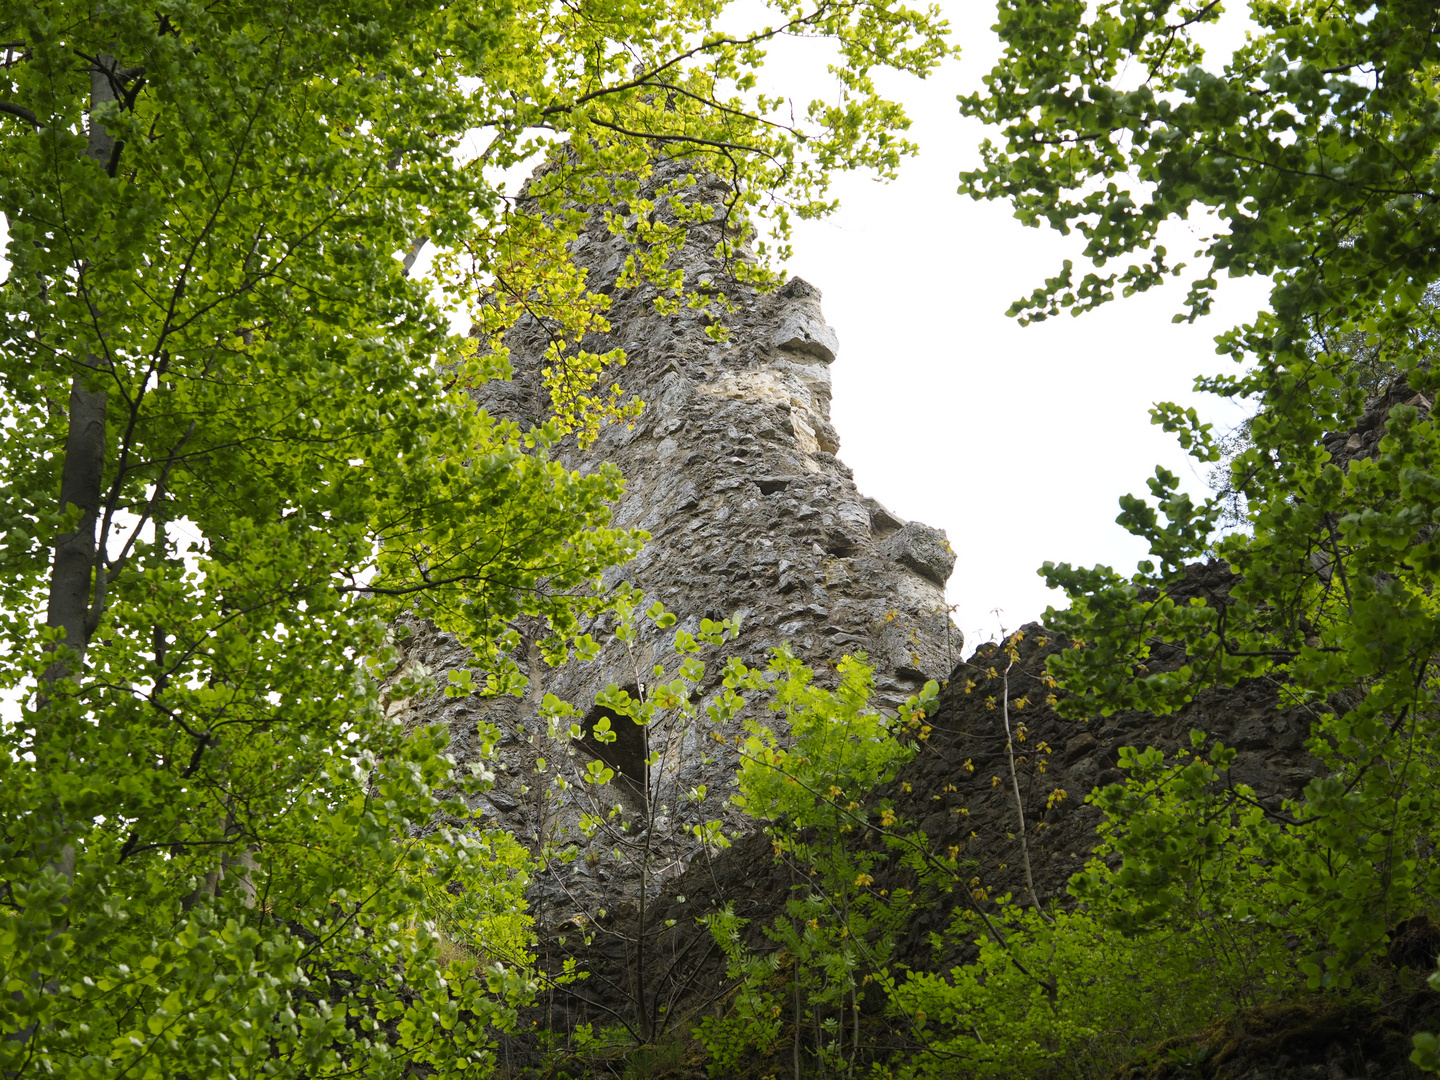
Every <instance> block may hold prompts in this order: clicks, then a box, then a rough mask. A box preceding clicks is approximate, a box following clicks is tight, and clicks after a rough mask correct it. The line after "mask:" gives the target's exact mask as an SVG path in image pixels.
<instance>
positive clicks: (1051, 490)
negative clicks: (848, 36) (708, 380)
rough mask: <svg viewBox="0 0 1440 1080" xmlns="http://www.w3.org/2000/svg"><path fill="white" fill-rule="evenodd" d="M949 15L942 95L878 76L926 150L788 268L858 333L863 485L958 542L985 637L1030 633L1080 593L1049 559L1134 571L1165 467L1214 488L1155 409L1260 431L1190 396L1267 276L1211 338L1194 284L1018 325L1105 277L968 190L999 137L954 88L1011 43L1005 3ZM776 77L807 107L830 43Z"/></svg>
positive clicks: (1219, 306) (1227, 43)
mask: <svg viewBox="0 0 1440 1080" xmlns="http://www.w3.org/2000/svg"><path fill="white" fill-rule="evenodd" d="M943 6H944V10H945V14H946V16H947V17H948V18H949V20H950V22H951V25H952V27H953V28H954V37H953V40H955V41H957V42H958V43H959V44H960V45H961V48H962V54H961V57H960V59H959V60H958V61H951V62H950V63H948V64H947V66H946V68H945V69H944V70H943V71H941V72H940V73H939V74H937V75H935V76H932V77H931V78H930V79H929V80H927V81H925V82H920V81H919V80H916V79H913V78H900V77H894V78H891V79H888V80H884V81H882V84H881V85H882V88H883V89H884V90H885V91H886V92H887V93H889V94H890V95H891V96H893V97H895V98H897V99H900V100H902V101H903V102H904V103H905V104H906V107H907V110H908V112H909V114H910V116H911V118H912V120H913V121H914V124H913V127H912V128H911V131H910V133H909V134H910V136H911V138H912V139H913V140H914V141H916V142H918V143H919V144H920V147H921V152H920V155H919V157H918V158H913V159H910V160H909V161H907V162H906V163H905V165H904V166H903V168H902V171H901V176H900V179H898V180H897V181H895V182H893V183H890V184H879V183H876V182H875V181H874V180H872V179H869V178H866V177H862V176H847V177H843V178H841V179H840V180H839V181H838V183H837V184H836V193H837V194H838V196H839V198H840V200H841V204H842V205H841V209H840V211H839V212H838V213H837V214H835V215H834V216H832V217H830V218H829V219H827V220H825V221H821V222H814V223H808V222H807V223H801V224H800V226H799V227H798V228H797V229H796V234H795V239H794V249H795V251H794V257H793V258H792V260H791V261H790V263H789V264H788V269H789V271H790V272H791V273H792V274H796V275H799V276H800V277H803V278H805V279H806V280H807V281H809V282H810V283H811V284H813V285H815V286H816V287H818V288H819V289H820V290H821V291H822V292H823V293H824V309H825V314H826V317H827V319H828V321H829V322H830V323H831V324H832V325H833V326H834V327H835V329H836V331H837V333H838V335H839V338H840V353H839V356H838V358H837V360H836V362H835V365H834V367H833V369H832V375H833V378H834V383H835V401H834V408H833V419H834V422H835V426H836V428H837V429H838V430H839V432H840V439H841V445H840V457H841V458H842V459H843V460H844V461H845V462H846V463H847V464H849V465H850V466H851V467H852V468H853V469H854V470H855V479H856V482H857V483H858V484H859V486H860V489H861V491H862V492H864V493H865V494H867V495H870V496H873V497H874V498H877V499H879V500H880V501H881V502H882V503H884V504H885V505H886V506H887V507H889V508H890V509H891V510H892V511H894V512H896V513H898V514H900V515H902V516H904V517H907V518H912V519H918V520H921V521H924V522H926V523H927V524H930V525H933V526H936V527H937V528H942V529H944V530H945V531H946V533H947V534H948V535H949V538H950V543H951V544H952V545H953V547H954V548H955V551H956V553H957V554H958V556H959V558H958V561H957V563H956V566H955V573H954V576H953V577H952V578H951V579H950V587H949V597H950V602H951V603H952V604H954V605H956V613H955V618H956V621H957V623H958V624H959V626H960V628H961V629H962V630H964V631H965V634H966V637H967V639H968V641H969V644H970V645H971V646H973V645H975V644H978V643H979V642H980V641H982V640H985V639H986V638H988V637H989V636H990V635H991V634H992V633H994V631H995V630H996V628H997V626H998V625H1000V624H1001V622H1003V625H1005V626H1007V627H1010V628H1014V627H1016V626H1018V625H1020V624H1021V623H1023V622H1026V621H1028V620H1030V619H1035V618H1038V617H1039V616H1040V615H1041V614H1042V613H1043V612H1044V610H1045V607H1046V605H1047V604H1050V603H1057V604H1058V603H1060V602H1061V601H1062V600H1063V598H1062V597H1061V596H1060V594H1058V593H1050V592H1049V591H1048V590H1046V588H1045V586H1044V582H1043V581H1042V580H1041V579H1040V578H1039V577H1038V576H1037V575H1036V570H1037V568H1038V567H1039V566H1040V565H1041V563H1043V562H1044V561H1045V560H1047V559H1049V560H1053V561H1056V562H1062V561H1068V562H1071V563H1077V564H1084V565H1091V564H1094V563H1106V564H1108V565H1111V566H1114V567H1116V568H1117V569H1124V570H1126V571H1129V570H1132V569H1133V568H1134V564H1135V561H1136V560H1137V559H1139V558H1143V557H1144V545H1143V544H1141V543H1140V542H1139V541H1138V540H1136V539H1134V538H1133V537H1130V536H1129V535H1128V534H1126V533H1125V532H1124V531H1123V530H1122V529H1121V528H1120V527H1119V526H1118V525H1116V524H1115V523H1114V522H1115V516H1116V514H1117V513H1118V512H1119V508H1118V506H1117V499H1118V498H1119V496H1120V495H1122V494H1124V493H1126V492H1134V493H1136V494H1142V493H1144V492H1145V480H1146V478H1147V477H1148V476H1150V475H1151V474H1152V473H1153V470H1154V467H1155V465H1156V464H1157V463H1163V464H1164V465H1166V467H1167V468H1169V469H1171V470H1172V471H1174V472H1176V473H1178V474H1179V475H1181V476H1182V477H1183V478H1185V479H1186V481H1187V486H1188V487H1189V489H1190V490H1192V492H1194V493H1196V494H1197V495H1198V494H1202V493H1203V492H1204V491H1205V482H1204V481H1205V477H1204V472H1205V470H1204V468H1203V467H1201V466H1198V465H1196V466H1195V467H1193V468H1192V465H1193V464H1194V463H1192V462H1190V461H1189V459H1187V458H1186V457H1185V456H1184V455H1183V454H1182V453H1181V452H1180V451H1179V449H1178V447H1177V446H1176V445H1175V443H1174V442H1173V439H1172V437H1171V436H1167V435H1165V434H1164V433H1163V432H1162V431H1160V430H1159V429H1158V428H1155V427H1152V426H1151V425H1150V423H1149V416H1148V409H1149V408H1150V406H1151V405H1152V404H1153V403H1154V402H1156V401H1165V400H1171V401H1179V402H1181V403H1183V404H1187V405H1188V404H1193V405H1195V406H1196V407H1197V408H1198V409H1200V411H1201V414H1202V415H1203V416H1205V417H1206V418H1207V419H1209V420H1211V421H1212V422H1214V423H1215V425H1216V427H1217V429H1221V430H1224V429H1228V428H1229V427H1232V426H1233V425H1234V424H1235V423H1237V422H1238V421H1239V420H1240V419H1241V418H1242V416H1243V413H1242V412H1241V411H1240V410H1239V408H1238V407H1236V406H1234V405H1231V404H1229V403H1222V402H1217V401H1216V400H1215V399H1213V398H1208V397H1200V396H1197V395H1194V394H1192V392H1191V390H1190V387H1191V384H1192V382H1193V379H1194V377H1195V376H1196V375H1198V374H1201V373H1211V372H1216V371H1223V370H1233V368H1234V365H1233V363H1232V362H1231V361H1230V360H1229V359H1227V358H1224V357H1219V356H1217V355H1215V344H1214V338H1215V336H1216V335H1217V334H1219V333H1221V332H1222V331H1223V330H1225V329H1227V328H1229V327H1230V326H1232V325H1234V324H1235V323H1237V322H1242V321H1245V320H1247V319H1249V318H1251V317H1252V316H1253V315H1254V313H1255V311H1256V309H1257V307H1259V306H1260V305H1263V304H1264V302H1265V297H1266V295H1267V292H1268V285H1267V284H1266V283H1262V282H1255V281H1253V280H1237V281H1227V280H1224V279H1222V282H1221V286H1222V287H1221V290H1220V297H1219V300H1218V302H1217V303H1216V305H1215V309H1214V312H1213V313H1212V314H1211V315H1210V316H1208V317H1207V318H1205V319H1202V320H1200V321H1199V322H1197V323H1195V324H1194V325H1187V324H1183V323H1182V324H1174V323H1172V322H1171V316H1172V315H1174V314H1175V313H1176V312H1177V311H1178V310H1180V306H1181V300H1182V298H1183V295H1184V287H1183V284H1182V281H1183V279H1181V280H1176V281H1174V282H1173V283H1172V284H1171V285H1169V286H1168V287H1166V288H1164V289H1162V290H1159V291H1158V292H1155V291H1152V292H1151V293H1150V294H1148V295H1145V296H1136V297H1131V298H1130V299H1128V300H1123V299H1122V300H1117V301H1116V302H1114V303H1111V304H1109V305H1107V306H1106V307H1105V308H1102V309H1101V310H1099V311H1097V312H1093V313H1091V314H1088V315H1084V316H1081V317H1080V318H1078V319H1077V318H1072V317H1070V316H1069V315H1068V314H1066V315H1063V316H1062V317H1061V318H1059V319H1053V320H1050V321H1047V322H1045V323H1042V324H1036V325H1031V326H1028V327H1023V328H1022V327H1020V326H1019V325H1017V324H1016V322H1015V321H1014V320H1012V319H1008V318H1006V317H1005V310H1006V308H1007V307H1008V306H1009V305H1010V303H1011V302H1012V301H1013V300H1015V299H1017V298H1018V297H1020V296H1022V295H1028V294H1029V293H1030V291H1031V290H1032V289H1033V288H1035V287H1036V286H1038V285H1040V284H1042V282H1043V281H1044V279H1045V278H1046V277H1048V276H1050V275H1053V274H1054V273H1056V272H1058V270H1059V268H1060V264H1061V261H1062V260H1063V259H1064V258H1065V257H1067V256H1073V257H1075V258H1076V262H1077V266H1076V269H1077V272H1078V271H1079V270H1081V268H1082V267H1083V266H1084V265H1086V264H1085V263H1084V262H1083V260H1081V259H1080V258H1079V255H1078V253H1079V250H1080V243H1079V238H1078V237H1070V238H1065V237H1061V236H1059V235H1057V234H1054V233H1051V232H1048V231H1042V230H1037V229H1027V228H1025V227H1023V226H1021V225H1020V224H1019V222H1017V221H1015V220H1014V218H1013V217H1012V216H1011V213H1010V211H1009V209H1008V207H1007V206H1006V205H1005V204H1002V203H985V202H975V201H973V200H971V199H970V198H969V197H968V196H960V195H958V194H956V187H957V186H958V180H957V174H958V172H959V171H960V170H961V169H962V168H966V167H973V165H974V164H975V163H976V162H977V161H978V154H977V151H976V147H978V145H979V144H980V142H981V140H982V139H983V138H984V135H985V131H984V128H982V127H981V126H980V125H979V124H977V123H975V122H973V121H970V120H966V119H963V118H961V117H960V115H959V113H958V110H957V108H956V104H955V97H956V94H958V93H960V92H962V91H965V92H969V91H971V90H972V89H975V88H978V87H979V86H980V77H981V76H982V75H983V74H985V72H987V71H988V70H989V69H990V67H991V65H992V63H993V61H994V59H995V58H996V57H997V56H998V55H999V41H998V39H997V38H996V37H995V35H994V34H993V33H992V32H991V30H990V25H991V24H992V23H993V22H994V16H995V8H994V5H993V3H991V2H988V0H972V2H961V0H952V2H950V3H947V4H945V5H943ZM1234 6H1236V7H1241V5H1238V4H1236V5H1234ZM1241 10H1242V12H1243V7H1242V8H1241ZM1245 25H1246V21H1245V20H1244V16H1243V15H1242V16H1241V18H1240V21H1239V24H1238V25H1234V24H1232V25H1229V26H1226V27H1224V28H1217V29H1215V30H1212V31H1210V33H1209V36H1208V37H1207V39H1205V40H1206V42H1207V44H1208V43H1209V42H1212V41H1213V43H1214V45H1216V46H1220V47H1221V49H1212V54H1213V55H1212V57H1211V58H1207V66H1210V63H1212V62H1213V63H1214V64H1215V65H1216V66H1218V65H1219V63H1220V62H1221V60H1222V57H1225V56H1228V55H1229V52H1230V50H1231V48H1233V46H1234V45H1235V44H1237V43H1238V41H1237V38H1243V32H1244V28H1245ZM1222 49H1223V51H1221V50H1222ZM770 70H771V71H772V72H773V78H774V81H775V82H777V83H779V82H784V83H786V84H789V85H794V86H795V87H796V91H797V92H796V97H797V99H798V98H802V97H803V98H808V97H813V96H823V95H824V94H825V92H826V90H825V87H826V85H827V80H828V79H829V77H828V76H826V75H825V74H824V60H823V59H822V58H821V57H820V55H819V54H818V53H817V52H814V51H810V52H808V53H807V52H806V51H804V50H800V49H776V50H774V51H773V52H772V58H771V64H770ZM802 86H803V87H805V89H801V87H802ZM812 88H813V89H812ZM797 111H798V110H797ZM1204 224H1205V223H1204V222H1191V223H1177V224H1176V226H1175V228H1174V230H1173V233H1172V235H1171V236H1170V237H1169V238H1168V247H1169V250H1170V252H1171V256H1172V260H1173V259H1179V258H1181V257H1182V256H1184V257H1185V258H1186V259H1187V260H1188V259H1189V257H1190V255H1191V253H1192V252H1193V251H1194V250H1195V248H1196V247H1197V246H1198V245H1197V244H1196V243H1195V240H1196V239H1197V238H1198V237H1200V236H1202V235H1205V234H1206V231H1207V230H1206V229H1205V228H1204V227H1203V226H1204ZM1124 265H1128V263H1125V264H1122V267H1121V268H1122V269H1123V266H1124ZM1194 265H1196V266H1197V267H1198V266H1199V265H1200V264H1199V263H1198V262H1197V263H1194ZM996 608H999V609H1001V612H1002V614H1001V616H1000V620H999V621H997V619H996V617H995V616H994V615H992V614H991V612H992V611H993V610H994V609H996Z"/></svg>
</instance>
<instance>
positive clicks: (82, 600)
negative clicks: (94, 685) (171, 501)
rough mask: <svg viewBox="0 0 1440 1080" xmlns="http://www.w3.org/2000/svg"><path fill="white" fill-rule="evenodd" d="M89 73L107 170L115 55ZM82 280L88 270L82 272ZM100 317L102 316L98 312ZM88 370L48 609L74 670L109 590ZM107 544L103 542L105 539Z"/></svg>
mask: <svg viewBox="0 0 1440 1080" xmlns="http://www.w3.org/2000/svg"><path fill="white" fill-rule="evenodd" d="M96 61H97V63H96V64H94V65H92V67H91V69H90V115H91V121H90V131H89V135H88V137H87V140H86V147H85V156H86V157H88V158H89V159H90V160H91V161H93V162H95V164H96V165H98V166H99V167H100V168H102V169H105V170H106V171H107V172H108V171H109V169H110V168H111V167H112V165H113V160H112V159H113V158H114V156H115V139H114V137H113V136H112V135H111V134H110V133H109V132H108V131H107V130H106V129H105V126H104V125H103V124H101V123H99V122H97V121H96V120H95V119H94V115H95V110H96V108H98V107H99V106H101V105H105V104H107V103H109V102H112V101H114V100H115V86H114V83H113V82H112V79H111V75H110V71H111V70H113V69H114V67H115V59H114V57H112V56H109V55H106V54H105V53H101V54H100V55H99V56H97V57H96ZM81 275H82V280H83V275H84V269H83V268H82V269H81ZM96 314H98V313H96ZM83 363H84V366H85V368H88V369H89V370H90V371H95V370H97V369H99V368H100V367H101V366H102V364H103V363H104V360H103V358H102V357H100V356H98V355H96V354H95V353H94V352H87V353H86V355H85V359H84V361H83ZM87 374H89V372H88V371H81V372H77V373H76V375H75V377H74V379H72V380H71V384H70V406H69V414H68V424H69V426H68V429H67V431H66V434H65V463H64V465H63V467H62V471H61V474H60V509H61V510H62V511H64V510H65V509H66V508H67V507H70V506H75V507H78V508H79V509H80V520H79V522H77V523H76V526H75V529H74V531H73V532H68V533H64V534H63V535H61V536H60V537H59V538H58V539H57V540H56V542H55V559H54V562H53V563H52V564H51V568H50V594H49V598H48V604H47V606H46V613H45V622H46V625H47V626H52V627H58V628H61V629H63V630H64V631H65V646H66V647H67V648H68V649H70V650H72V651H73V653H74V654H75V656H74V657H73V663H74V665H75V668H74V670H76V671H78V670H79V668H80V665H81V664H82V663H83V661H84V659H85V650H86V647H87V646H88V645H89V643H90V635H91V634H92V633H93V632H94V624H95V622H96V621H97V620H98V618H99V614H100V612H99V610H98V607H99V604H98V603H97V602H96V601H98V600H100V599H101V597H100V596H99V595H95V596H93V597H92V586H93V588H94V591H95V593H97V594H98V593H99V592H100V591H101V590H103V588H104V584H103V581H102V580H101V579H100V578H99V576H98V574H97V568H98V567H99V565H100V560H99V559H97V557H96V556H97V554H101V551H100V548H99V543H97V539H96V536H95V526H96V524H97V522H98V519H99V514H100V493H101V490H102V484H103V482H104V473H105V448H106V447H105V442H106V440H105V406H106V398H107V395H106V392H105V391H104V390H91V389H89V387H88V386H87V384H86V379H85V376H86V375H87ZM99 542H100V543H103V538H101V539H100V541H99ZM70 671H71V668H70V667H69V666H68V665H67V664H65V663H64V662H63V661H61V662H58V663H56V664H54V665H52V666H51V668H50V669H49V671H47V672H46V675H45V681H46V682H47V683H48V682H54V681H55V680H56V679H60V678H64V677H65V676H66V675H67V674H69V673H70Z"/></svg>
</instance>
